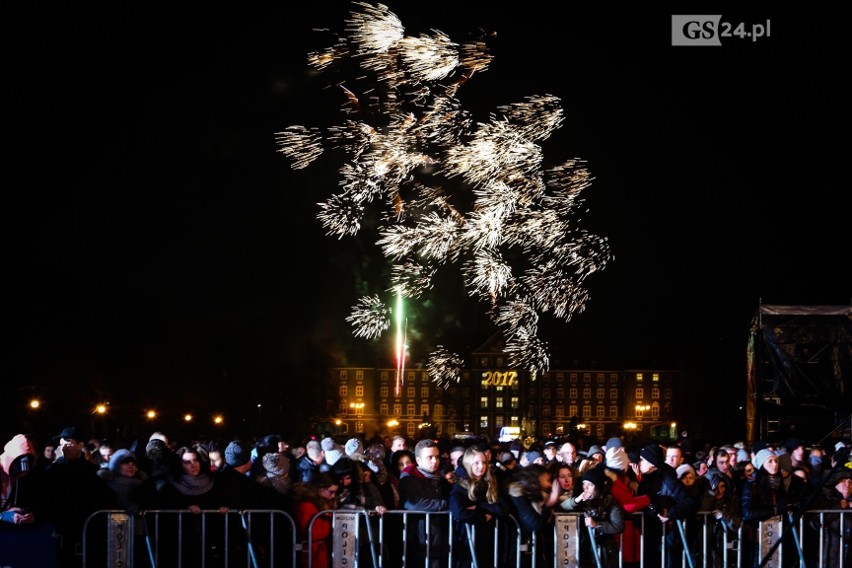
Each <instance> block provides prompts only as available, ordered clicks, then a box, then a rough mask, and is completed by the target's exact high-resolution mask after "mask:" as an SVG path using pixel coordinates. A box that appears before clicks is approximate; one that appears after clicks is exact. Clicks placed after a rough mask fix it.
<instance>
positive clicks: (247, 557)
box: [82, 509, 297, 568]
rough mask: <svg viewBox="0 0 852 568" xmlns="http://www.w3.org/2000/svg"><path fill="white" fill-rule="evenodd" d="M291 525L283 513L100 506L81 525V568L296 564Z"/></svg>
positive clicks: (236, 567) (270, 567) (276, 567)
mask: <svg viewBox="0 0 852 568" xmlns="http://www.w3.org/2000/svg"><path fill="white" fill-rule="evenodd" d="M296 553H297V548H296V525H295V523H294V522H293V518H292V517H291V516H290V515H288V514H287V513H285V512H284V511H280V510H274V509H250V510H245V511H228V512H225V513H222V512H220V511H218V510H203V511H201V512H200V513H192V512H191V511H189V510H187V509H181V510H171V509H169V510H165V509H164V510H148V511H142V512H140V513H138V514H136V515H132V514H128V513H127V512H125V511H112V510H103V511H97V512H95V513H94V514H92V515H91V516H90V517H89V518H88V519H87V520H86V524H85V525H84V527H83V560H82V565H83V567H84V568H86V567H93V568H102V567H106V568H142V567H147V568H184V567H186V568H208V567H210V568H218V567H222V568H231V567H233V568H240V567H247V568H248V567H250V568H262V567H266V568H279V567H282V568H283V567H292V566H296Z"/></svg>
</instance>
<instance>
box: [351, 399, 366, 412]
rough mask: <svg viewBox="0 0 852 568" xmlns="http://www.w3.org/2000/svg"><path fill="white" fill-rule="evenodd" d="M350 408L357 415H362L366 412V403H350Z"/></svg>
mask: <svg viewBox="0 0 852 568" xmlns="http://www.w3.org/2000/svg"><path fill="white" fill-rule="evenodd" d="M349 408H351V409H352V411H353V412H354V413H355V414H361V413H362V412H364V403H363V402H350V403H349Z"/></svg>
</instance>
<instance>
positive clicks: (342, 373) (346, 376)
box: [340, 369, 349, 380]
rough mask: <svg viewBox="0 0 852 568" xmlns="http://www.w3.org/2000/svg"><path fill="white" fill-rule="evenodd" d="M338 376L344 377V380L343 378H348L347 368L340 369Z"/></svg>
mask: <svg viewBox="0 0 852 568" xmlns="http://www.w3.org/2000/svg"><path fill="white" fill-rule="evenodd" d="M340 378H341V379H344V380H345V379H348V378H349V371H347V370H345V369H344V370H342V371H340Z"/></svg>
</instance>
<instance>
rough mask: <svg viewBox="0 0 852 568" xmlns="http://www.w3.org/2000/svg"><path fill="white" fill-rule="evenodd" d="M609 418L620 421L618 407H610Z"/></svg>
mask: <svg viewBox="0 0 852 568" xmlns="http://www.w3.org/2000/svg"><path fill="white" fill-rule="evenodd" d="M609 417H610V419H611V420H616V419H618V407H617V406H610V407H609Z"/></svg>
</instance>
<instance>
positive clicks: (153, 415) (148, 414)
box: [145, 410, 157, 420]
mask: <svg viewBox="0 0 852 568" xmlns="http://www.w3.org/2000/svg"><path fill="white" fill-rule="evenodd" d="M156 417H157V411H156V410H149V411H148V412H146V413H145V418H147V419H148V420H153V419H154V418H156Z"/></svg>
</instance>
